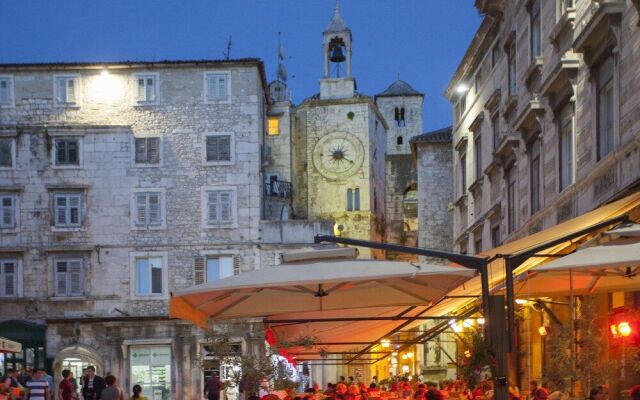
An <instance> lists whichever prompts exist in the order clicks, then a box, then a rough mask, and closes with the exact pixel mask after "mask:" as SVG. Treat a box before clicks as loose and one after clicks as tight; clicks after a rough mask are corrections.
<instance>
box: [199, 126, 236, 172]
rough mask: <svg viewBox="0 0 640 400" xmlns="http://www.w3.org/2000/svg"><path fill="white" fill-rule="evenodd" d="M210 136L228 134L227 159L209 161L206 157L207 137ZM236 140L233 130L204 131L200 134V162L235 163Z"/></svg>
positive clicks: (211, 164) (207, 163) (206, 164)
mask: <svg viewBox="0 0 640 400" xmlns="http://www.w3.org/2000/svg"><path fill="white" fill-rule="evenodd" d="M210 136H229V138H230V139H229V161H209V160H208V159H207V138H208V137H210ZM235 163H236V140H235V134H234V133H233V132H204V133H203V134H202V164H203V165H205V166H215V165H235Z"/></svg>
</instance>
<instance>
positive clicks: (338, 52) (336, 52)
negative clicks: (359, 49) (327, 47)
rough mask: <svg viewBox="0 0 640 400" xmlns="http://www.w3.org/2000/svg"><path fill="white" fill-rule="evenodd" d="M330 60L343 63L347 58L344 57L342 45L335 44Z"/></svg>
mask: <svg viewBox="0 0 640 400" xmlns="http://www.w3.org/2000/svg"><path fill="white" fill-rule="evenodd" d="M330 60H331V62H334V63H341V62H343V61H344V60H346V58H345V57H344V54H343V53H342V46H334V47H333V48H332V49H331V57H330Z"/></svg>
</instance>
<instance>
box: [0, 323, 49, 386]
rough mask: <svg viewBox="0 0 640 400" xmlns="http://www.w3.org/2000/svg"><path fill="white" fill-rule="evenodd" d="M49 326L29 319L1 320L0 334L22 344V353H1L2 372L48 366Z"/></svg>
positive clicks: (0, 370)
mask: <svg viewBox="0 0 640 400" xmlns="http://www.w3.org/2000/svg"><path fill="white" fill-rule="evenodd" d="M46 334H47V327H46V326H45V325H40V324H37V323H34V322H29V321H18V320H9V321H3V322H0V336H2V337H6V338H7V339H10V340H13V341H15V342H18V343H20V344H22V351H21V352H20V353H7V354H0V373H5V372H6V370H7V369H9V368H14V369H17V370H18V371H20V370H21V369H23V368H31V369H33V368H46V367H48V365H47V362H46V351H45V348H46V342H47V340H46Z"/></svg>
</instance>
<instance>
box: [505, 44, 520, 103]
mask: <svg viewBox="0 0 640 400" xmlns="http://www.w3.org/2000/svg"><path fill="white" fill-rule="evenodd" d="M516 54H517V53H516V41H515V39H514V40H513V41H512V42H511V43H510V44H509V49H508V51H507V94H508V95H509V97H511V96H517V94H518V64H517V62H516Z"/></svg>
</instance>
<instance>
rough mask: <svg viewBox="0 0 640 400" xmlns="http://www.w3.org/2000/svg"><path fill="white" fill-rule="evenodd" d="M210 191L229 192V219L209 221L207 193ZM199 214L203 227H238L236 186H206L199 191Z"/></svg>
mask: <svg viewBox="0 0 640 400" xmlns="http://www.w3.org/2000/svg"><path fill="white" fill-rule="evenodd" d="M210 192H231V217H232V219H231V221H228V222H227V221H222V222H211V221H209V218H208V217H209V193H210ZM201 214H202V227H203V228H204V229H224V228H237V227H238V193H237V187H236V186H206V187H203V188H202V193H201Z"/></svg>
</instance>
